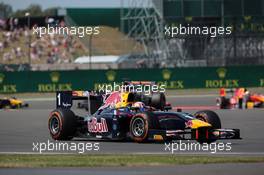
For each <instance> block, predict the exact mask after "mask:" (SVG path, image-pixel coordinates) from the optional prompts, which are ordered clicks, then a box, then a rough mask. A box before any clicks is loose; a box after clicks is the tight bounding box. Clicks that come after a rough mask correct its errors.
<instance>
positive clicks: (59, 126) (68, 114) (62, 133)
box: [48, 109, 77, 140]
mask: <svg viewBox="0 0 264 175" xmlns="http://www.w3.org/2000/svg"><path fill="white" fill-rule="evenodd" d="M76 126H77V117H76V116H75V114H74V113H73V112H72V111H71V110H69V109H56V110H54V111H52V112H51V114H50V116H49V120H48V127H49V131H50V135H51V137H52V138H53V139H54V140H71V139H72V138H73V137H74V135H75V132H76Z"/></svg>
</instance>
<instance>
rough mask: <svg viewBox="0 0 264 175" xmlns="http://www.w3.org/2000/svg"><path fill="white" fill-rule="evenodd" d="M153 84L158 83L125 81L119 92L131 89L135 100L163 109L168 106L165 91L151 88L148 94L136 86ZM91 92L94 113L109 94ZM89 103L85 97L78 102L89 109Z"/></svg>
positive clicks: (78, 104)
mask: <svg viewBox="0 0 264 175" xmlns="http://www.w3.org/2000/svg"><path fill="white" fill-rule="evenodd" d="M153 85H156V83H155V82H152V81H125V82H124V83H123V86H122V87H123V88H124V89H120V90H119V92H128V91H129V93H133V98H134V100H136V101H141V102H143V103H144V104H145V105H147V106H152V107H154V108H156V109H161V110H163V109H164V108H165V106H166V105H167V106H168V104H166V97H165V95H164V93H162V92H160V93H154V92H153V91H151V88H150V91H149V93H148V94H147V93H143V92H137V91H136V88H137V87H139V86H150V87H151V86H153ZM90 94H93V96H92V97H93V98H92V100H93V101H94V103H92V105H93V106H92V113H94V112H95V111H96V110H97V109H98V108H99V107H100V105H102V104H103V98H106V97H107V96H108V95H109V94H108V93H106V92H102V91H92V92H91V93H90ZM95 101H96V103H95ZM88 105H89V104H88V99H84V100H82V101H81V102H78V103H77V108H80V109H86V110H87V111H88Z"/></svg>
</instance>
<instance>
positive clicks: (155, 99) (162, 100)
mask: <svg viewBox="0 0 264 175" xmlns="http://www.w3.org/2000/svg"><path fill="white" fill-rule="evenodd" d="M151 106H152V107H154V108H156V109H160V110H164V108H165V106H166V97H165V95H164V93H154V94H152V97H151Z"/></svg>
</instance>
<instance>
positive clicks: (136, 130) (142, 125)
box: [129, 113, 152, 142]
mask: <svg viewBox="0 0 264 175" xmlns="http://www.w3.org/2000/svg"><path fill="white" fill-rule="evenodd" d="M151 126H152V121H151V118H150V115H149V114H148V113H138V114H136V115H135V116H133V118H132V119H131V121H130V127H129V128H130V135H131V138H132V140H134V141H135V142H146V141H147V139H148V132H149V129H150V128H151Z"/></svg>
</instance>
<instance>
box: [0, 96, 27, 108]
mask: <svg viewBox="0 0 264 175" xmlns="http://www.w3.org/2000/svg"><path fill="white" fill-rule="evenodd" d="M28 106H29V105H28V103H25V102H24V101H23V100H20V99H17V98H15V97H12V98H1V99H0V109H3V108H11V109H18V108H24V107H28Z"/></svg>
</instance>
